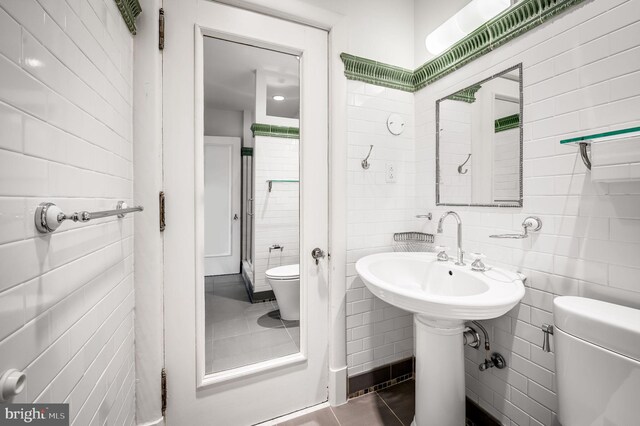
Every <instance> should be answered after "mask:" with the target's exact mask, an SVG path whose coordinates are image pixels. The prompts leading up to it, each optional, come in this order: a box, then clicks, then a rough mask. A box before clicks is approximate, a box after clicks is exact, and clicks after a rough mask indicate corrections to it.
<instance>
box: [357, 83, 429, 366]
mask: <svg viewBox="0 0 640 426" xmlns="http://www.w3.org/2000/svg"><path fill="white" fill-rule="evenodd" d="M391 113H397V114H400V115H401V116H402V117H403V118H404V120H405V122H406V124H405V126H404V132H403V133H402V134H401V135H400V136H394V135H392V134H391V133H389V131H388V130H387V127H386V122H387V117H388V116H389V114H391ZM413 114H414V103H413V94H411V93H406V92H401V91H397V90H391V89H385V88H381V87H377V86H372V85H369V84H365V83H361V82H357V81H349V82H348V132H349V134H348V144H349V147H348V162H347V168H348V169H347V191H348V201H347V216H348V219H347V220H348V222H347V364H348V372H349V375H351V376H352V375H355V374H358V373H361V372H365V371H368V370H371V369H373V368H375V367H378V366H380V365H384V364H388V363H390V362H393V361H397V360H399V359H403V358H407V357H410V356H412V355H413V318H412V316H411V315H410V314H408V313H407V312H405V311H402V310H400V309H397V308H395V307H393V306H391V305H389V304H387V303H386V302H383V301H382V300H380V299H378V298H374V296H373V294H371V292H369V290H367V289H366V288H365V286H364V283H363V282H362V281H361V280H360V278H359V277H358V276H357V273H356V271H355V262H356V261H357V260H358V259H359V258H361V257H363V256H366V255H368V254H372V253H378V252H385V251H390V250H392V249H393V246H392V243H393V233H394V232H404V231H412V230H415V227H416V226H417V225H416V219H415V214H416V210H415V200H414V196H415V160H414V155H415V150H414V124H413V123H414V120H413ZM369 145H373V151H372V152H371V157H370V158H369V163H370V164H371V166H370V168H369V169H367V170H364V169H363V168H362V166H361V164H360V163H361V161H362V160H363V159H364V158H365V157H366V155H367V153H368V152H369ZM387 164H393V165H394V166H395V169H396V172H397V180H396V181H395V182H389V183H387V182H386V179H385V167H386V165H387Z"/></svg>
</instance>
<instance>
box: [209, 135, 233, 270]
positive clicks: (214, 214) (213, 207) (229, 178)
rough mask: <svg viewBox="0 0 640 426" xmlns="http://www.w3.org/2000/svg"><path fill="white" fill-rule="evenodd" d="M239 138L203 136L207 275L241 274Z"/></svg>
mask: <svg viewBox="0 0 640 426" xmlns="http://www.w3.org/2000/svg"><path fill="white" fill-rule="evenodd" d="M240 149H241V142H240V138H232V137H219V136H205V137H204V274H205V275H206V276H210V275H226V274H238V273H239V272H240Z"/></svg>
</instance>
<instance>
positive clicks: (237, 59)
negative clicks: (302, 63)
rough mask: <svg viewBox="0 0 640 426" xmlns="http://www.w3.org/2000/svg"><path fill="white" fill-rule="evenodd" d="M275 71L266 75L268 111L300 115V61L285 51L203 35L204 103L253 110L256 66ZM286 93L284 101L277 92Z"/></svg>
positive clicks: (234, 109) (229, 109)
mask: <svg viewBox="0 0 640 426" xmlns="http://www.w3.org/2000/svg"><path fill="white" fill-rule="evenodd" d="M256 69H263V70H266V71H270V74H271V73H276V74H277V77H275V78H271V77H269V78H267V112H268V115H275V116H280V117H289V118H298V117H299V110H300V107H299V105H300V87H299V61H298V58H297V57H295V56H293V55H289V54H286V53H281V52H275V51H273V50H267V49H262V48H258V47H254V46H249V45H246V44H240V43H234V42H230V41H226V40H220V39H216V38H213V37H205V38H204V105H205V108H213V109H222V110H227V111H244V110H253V109H254V107H255V70H256ZM276 94H278V95H283V96H284V97H285V100H284V101H282V102H278V101H274V100H273V99H272V97H273V96H274V95H276Z"/></svg>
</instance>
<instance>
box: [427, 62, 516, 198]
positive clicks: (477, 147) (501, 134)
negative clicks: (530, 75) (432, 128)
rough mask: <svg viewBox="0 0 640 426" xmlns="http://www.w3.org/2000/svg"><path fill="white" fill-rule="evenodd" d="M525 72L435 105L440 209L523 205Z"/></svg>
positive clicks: (510, 73)
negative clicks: (523, 86)
mask: <svg viewBox="0 0 640 426" xmlns="http://www.w3.org/2000/svg"><path fill="white" fill-rule="evenodd" d="M521 111H522V67H521V65H518V66H516V67H513V68H511V69H508V70H505V71H503V72H501V73H499V74H497V75H495V76H493V77H490V78H489V79H486V80H484V81H481V82H478V83H477V84H473V85H471V86H469V87H466V88H464V89H462V90H459V91H457V92H455V93H453V94H451V95H449V96H447V97H445V98H443V99H440V100H438V101H437V102H436V117H437V129H438V130H437V138H436V146H437V147H436V152H437V159H436V167H437V173H436V201H437V204H438V205H458V206H459V205H473V206H522V156H521V151H522V122H521V121H522V120H521V119H520V118H521V115H522V114H521Z"/></svg>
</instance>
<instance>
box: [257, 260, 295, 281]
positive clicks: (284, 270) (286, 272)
mask: <svg viewBox="0 0 640 426" xmlns="http://www.w3.org/2000/svg"><path fill="white" fill-rule="evenodd" d="M265 275H266V276H267V278H273V279H276V280H286V279H292V278H300V265H298V264H295V265H285V266H278V267H276V268H271V269H268V270H267V272H265Z"/></svg>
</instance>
